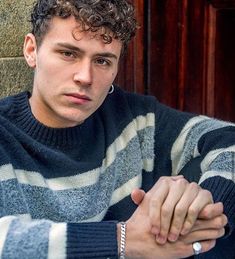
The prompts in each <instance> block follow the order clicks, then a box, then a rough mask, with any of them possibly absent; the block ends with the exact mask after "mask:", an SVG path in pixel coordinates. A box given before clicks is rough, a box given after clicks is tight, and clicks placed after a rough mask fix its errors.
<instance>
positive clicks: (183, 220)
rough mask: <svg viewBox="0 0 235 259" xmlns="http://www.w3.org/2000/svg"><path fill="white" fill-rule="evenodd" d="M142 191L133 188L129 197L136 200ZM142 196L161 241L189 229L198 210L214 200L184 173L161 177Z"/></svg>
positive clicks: (158, 238)
mask: <svg viewBox="0 0 235 259" xmlns="http://www.w3.org/2000/svg"><path fill="white" fill-rule="evenodd" d="M143 195H145V193H144V192H143V191H137V190H135V191H133V193H132V199H133V201H134V202H135V203H137V204H138V202H139V201H140V200H141V198H143ZM145 196H147V199H149V204H150V206H149V216H150V219H151V224H152V226H153V228H152V230H151V231H152V233H153V234H155V235H156V240H157V242H158V243H160V244H164V243H165V242H166V240H167V239H168V240H169V241H172V242H173V241H176V240H177V238H178V237H179V234H180V233H181V234H184V235H185V234H187V233H189V231H190V229H191V228H192V226H193V225H194V223H195V221H196V219H197V217H198V215H199V212H200V211H201V210H202V209H203V208H204V207H205V205H207V204H209V203H213V199H212V195H211V193H210V192H209V191H207V190H203V189H201V187H200V186H199V185H197V184H196V183H188V182H187V181H186V180H185V179H184V178H183V176H177V177H161V178H160V179H159V180H158V182H157V183H156V184H155V185H154V186H153V188H152V189H151V190H150V191H149V192H148V193H147V194H146V195H145Z"/></svg>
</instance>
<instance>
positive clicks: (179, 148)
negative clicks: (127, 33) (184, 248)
mask: <svg viewBox="0 0 235 259" xmlns="http://www.w3.org/2000/svg"><path fill="white" fill-rule="evenodd" d="M29 96H30V93H28V92H23V93H20V94H18V95H15V96H11V97H6V98H4V99H2V100H1V101H0V136H1V137H0V183H1V185H0V192H1V195H0V255H1V256H0V257H1V258H7V259H13V258H17V259H19V258H24V259H32V258H33V259H37V258H39V259H43V258H49V259H51V258H53V259H65V258H117V257H118V251H117V234H116V231H117V230H116V223H117V222H118V221H121V220H127V219H128V218H130V217H131V215H132V214H133V212H134V210H135V209H136V207H135V205H134V204H133V202H132V201H131V198H130V193H131V191H132V190H133V188H136V187H138V188H142V189H144V190H145V191H148V190H149V189H150V188H151V187H152V186H153V185H154V183H155V182H156V181H157V180H158V179H159V177H161V176H163V175H167V176H170V175H177V174H182V173H183V174H184V175H185V177H186V178H187V179H188V180H189V181H196V182H199V184H200V185H201V186H202V187H203V188H206V189H208V190H210V191H211V192H212V194H213V198H214V201H222V202H223V203H224V211H225V214H226V215H227V217H228V220H229V223H228V231H227V233H226V236H225V237H224V238H222V239H220V240H219V241H218V242H217V245H216V247H215V248H214V249H212V250H211V251H210V252H208V253H205V254H204V255H200V256H201V258H224V259H225V258H229V259H230V258H233V256H234V255H233V253H234V248H233V244H234V243H235V241H234V240H235V236H234V232H235V231H234V229H235V180H234V179H235V125H234V124H232V123H227V122H223V121H219V120H214V119H210V118H208V117H206V116H197V115H193V114H189V113H183V112H179V111H176V110H174V109H171V108H169V107H166V106H164V105H162V104H160V103H159V102H158V101H157V100H156V99H155V98H154V97H151V96H142V95H137V94H133V93H127V92H124V91H123V90H121V89H120V88H118V87H115V91H114V93H112V94H110V95H108V96H107V98H106V99H105V101H104V103H103V104H102V105H101V107H100V108H99V109H98V110H97V111H96V112H95V113H94V114H92V115H91V116H90V117H89V118H88V119H86V120H85V121H84V123H82V124H81V125H78V126H75V127H71V128H60V129H54V128H49V127H46V126H45V125H42V124H41V123H40V122H39V121H37V120H36V119H35V117H34V116H33V114H32V112H31V109H30V105H29V101H28V98H29ZM224 246H226V248H225V249H224ZM221 248H223V249H221ZM222 256H223V257H222Z"/></svg>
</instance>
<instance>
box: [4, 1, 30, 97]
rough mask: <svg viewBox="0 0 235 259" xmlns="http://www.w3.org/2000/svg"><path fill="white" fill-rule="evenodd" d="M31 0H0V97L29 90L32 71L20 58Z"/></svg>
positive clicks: (28, 29)
mask: <svg viewBox="0 0 235 259" xmlns="http://www.w3.org/2000/svg"><path fill="white" fill-rule="evenodd" d="M33 2H34V0H4V1H0V97H2V96H6V95H10V94H13V93H17V92H19V91H21V90H24V89H31V87H32V79H33V71H32V70H31V69H30V68H29V67H28V66H27V64H26V62H25V61H24V58H23V51H22V48H23V41H24V35H25V34H26V33H27V32H30V23H29V22H28V20H29V18H30V16H29V14H30V10H31V8H32V4H33Z"/></svg>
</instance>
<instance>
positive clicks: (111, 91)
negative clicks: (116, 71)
mask: <svg viewBox="0 0 235 259" xmlns="http://www.w3.org/2000/svg"><path fill="white" fill-rule="evenodd" d="M113 92H114V86H113V85H111V88H110V90H109V94H112V93H113Z"/></svg>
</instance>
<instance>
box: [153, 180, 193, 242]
mask: <svg viewBox="0 0 235 259" xmlns="http://www.w3.org/2000/svg"><path fill="white" fill-rule="evenodd" d="M187 185H188V182H187V181H186V180H185V179H180V180H177V181H176V182H174V183H172V184H171V186H170V189H169V193H168V196H167V198H166V200H165V201H164V204H163V205H162V208H161V228H160V234H159V236H158V237H157V238H156V241H157V242H158V243H160V244H164V243H165V242H166V240H167V236H168V232H169V229H170V225H171V221H172V215H173V213H174V209H175V206H176V204H177V203H178V202H179V200H180V199H181V197H182V195H183V194H184V191H185V189H186V188H187ZM186 211H187V210H186ZM186 211H183V213H184V214H186Z"/></svg>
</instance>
